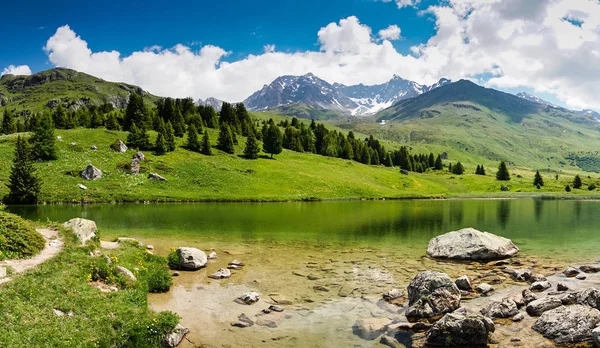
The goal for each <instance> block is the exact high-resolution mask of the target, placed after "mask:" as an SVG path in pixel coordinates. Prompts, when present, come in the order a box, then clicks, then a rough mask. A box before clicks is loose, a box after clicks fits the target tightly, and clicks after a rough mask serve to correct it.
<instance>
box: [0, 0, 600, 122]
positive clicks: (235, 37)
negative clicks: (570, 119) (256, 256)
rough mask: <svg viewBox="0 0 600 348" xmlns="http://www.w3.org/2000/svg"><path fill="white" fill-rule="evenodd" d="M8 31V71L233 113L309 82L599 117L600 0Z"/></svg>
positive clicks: (456, 3)
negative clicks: (127, 88)
mask: <svg viewBox="0 0 600 348" xmlns="http://www.w3.org/2000/svg"><path fill="white" fill-rule="evenodd" d="M390 26H392V27H390ZM384 29H388V32H392V33H393V32H395V33H398V32H401V33H400V34H401V35H400V37H398V36H397V35H391V36H390V35H382V34H381V33H380V30H384ZM0 33H2V35H1V38H2V44H1V45H0V73H24V74H26V73H29V72H33V73H35V72H38V71H41V70H46V69H49V68H52V67H55V66H59V67H67V68H72V69H75V70H79V71H82V72H86V73H89V74H91V75H94V76H98V77H101V78H103V79H105V80H109V81H123V82H128V83H132V84H136V85H140V86H141V87H143V88H144V89H146V90H148V91H150V92H152V93H154V94H157V95H162V96H173V97H186V96H191V97H194V98H207V97H211V96H212V97H217V98H220V99H225V100H229V101H234V102H235V101H241V100H243V99H244V98H245V97H247V96H249V95H250V94H251V93H252V92H254V91H256V90H258V89H260V88H261V87H262V85H263V84H267V83H270V82H271V81H272V80H274V79H275V78H276V77H278V76H280V75H286V74H289V75H301V74H305V73H308V72H312V73H314V74H315V75H317V76H319V77H321V78H323V79H325V80H327V81H328V82H331V83H333V82H339V83H344V84H347V85H350V84H357V83H364V84H378V83H383V82H385V81H387V80H389V79H390V78H391V77H392V76H393V75H399V76H402V77H404V78H406V79H409V80H413V81H416V82H419V83H422V84H432V83H435V82H436V81H437V80H439V79H440V78H442V77H447V78H450V79H452V80H458V79H461V78H467V79H471V80H474V81H476V82H478V83H480V84H483V85H486V86H487V87H492V88H497V89H501V90H505V91H508V92H511V93H516V92H519V91H527V92H529V93H533V94H536V95H539V96H541V97H542V98H544V99H547V100H549V101H550V102H553V103H555V104H558V105H563V106H568V107H571V108H574V109H582V108H593V109H596V110H598V109H600V100H599V99H598V98H597V96H598V95H600V64H597V61H598V60H599V59H600V53H599V52H600V2H598V1H589V0H536V1H532V0H477V1H474V0H439V1H438V0H304V1H292V0H254V1H249V0H222V1H203V0H200V1H191V0H188V1H184V0H175V1H170V2H165V1H158V0H146V1H98V0H95V1H92V0H79V1H76V0H57V1H53V2H48V1H33V0H22V1H10V2H6V3H5V4H3V6H2V11H1V12H0ZM44 47H46V48H47V50H44ZM149 48H152V49H151V50H149Z"/></svg>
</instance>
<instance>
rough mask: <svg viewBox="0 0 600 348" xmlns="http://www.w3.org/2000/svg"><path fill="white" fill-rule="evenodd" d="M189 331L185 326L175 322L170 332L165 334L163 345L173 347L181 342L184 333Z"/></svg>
mask: <svg viewBox="0 0 600 348" xmlns="http://www.w3.org/2000/svg"><path fill="white" fill-rule="evenodd" d="M189 332H190V330H188V329H187V328H186V327H184V326H182V325H181V324H177V326H175V328H174V329H173V331H171V333H169V334H167V336H166V337H165V340H164V342H163V343H164V346H165V347H168V348H175V347H177V346H178V345H180V344H181V341H183V338H184V337H185V335H187V334H188V333H189Z"/></svg>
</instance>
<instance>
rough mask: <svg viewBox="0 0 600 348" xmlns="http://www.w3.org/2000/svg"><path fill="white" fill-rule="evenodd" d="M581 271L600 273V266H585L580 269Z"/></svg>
mask: <svg viewBox="0 0 600 348" xmlns="http://www.w3.org/2000/svg"><path fill="white" fill-rule="evenodd" d="M579 269H580V270H581V271H582V272H585V273H598V272H600V266H596V265H584V266H581V267H579Z"/></svg>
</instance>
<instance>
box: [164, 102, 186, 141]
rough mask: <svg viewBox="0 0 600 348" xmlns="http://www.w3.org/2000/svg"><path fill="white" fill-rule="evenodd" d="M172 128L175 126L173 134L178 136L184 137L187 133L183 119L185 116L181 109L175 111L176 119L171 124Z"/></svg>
mask: <svg viewBox="0 0 600 348" xmlns="http://www.w3.org/2000/svg"><path fill="white" fill-rule="evenodd" d="M168 124H169V122H167V125H168ZM167 127H168V126H167ZM171 128H173V134H175V136H176V137H178V138H183V135H184V134H185V122H184V121H183V116H182V115H181V111H179V109H177V110H176V111H175V119H174V120H173V122H172V124H171ZM173 150H174V149H173ZM173 150H171V151H173Z"/></svg>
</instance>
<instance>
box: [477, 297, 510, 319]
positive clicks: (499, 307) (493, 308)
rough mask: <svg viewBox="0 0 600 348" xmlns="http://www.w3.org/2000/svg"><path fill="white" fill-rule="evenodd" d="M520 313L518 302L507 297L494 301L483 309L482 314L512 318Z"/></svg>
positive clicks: (491, 316) (490, 316)
mask: <svg viewBox="0 0 600 348" xmlns="http://www.w3.org/2000/svg"><path fill="white" fill-rule="evenodd" d="M517 313H519V309H518V308H517V304H516V303H515V302H514V301H513V300H511V299H510V298H507V297H505V298H504V299H502V301H493V302H491V303H490V304H488V305H487V307H485V308H484V309H482V310H481V314H483V315H484V316H486V317H489V318H510V317H512V316H514V315H516V314H517Z"/></svg>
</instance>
